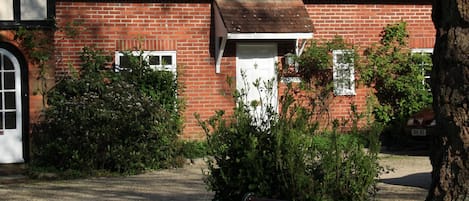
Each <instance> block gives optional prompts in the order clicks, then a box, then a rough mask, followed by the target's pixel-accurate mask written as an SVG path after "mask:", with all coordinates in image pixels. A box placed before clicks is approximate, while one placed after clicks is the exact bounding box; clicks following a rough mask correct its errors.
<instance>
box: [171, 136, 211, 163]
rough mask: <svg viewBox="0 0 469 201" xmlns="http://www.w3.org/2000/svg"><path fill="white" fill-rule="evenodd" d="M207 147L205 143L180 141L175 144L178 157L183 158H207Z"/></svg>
mask: <svg viewBox="0 0 469 201" xmlns="http://www.w3.org/2000/svg"><path fill="white" fill-rule="evenodd" d="M207 149H208V147H207V142H206V141H189V140H180V141H178V143H177V148H176V150H177V151H178V152H179V153H178V155H180V156H183V157H185V158H190V159H194V158H202V157H206V156H208V150H207Z"/></svg>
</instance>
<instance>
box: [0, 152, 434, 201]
mask: <svg viewBox="0 0 469 201" xmlns="http://www.w3.org/2000/svg"><path fill="white" fill-rule="evenodd" d="M380 158H381V160H380V163H381V165H383V166H390V167H392V168H393V169H394V172H389V173H388V174H384V175H381V182H380V183H379V184H378V188H379V191H378V194H377V197H376V198H377V200H380V201H396V200H399V201H417V200H424V199H425V196H426V194H427V188H428V186H429V184H430V171H431V166H430V162H429V160H428V157H424V156H407V155H391V154H381V157H380ZM204 168H206V166H205V165H204V164H203V163H202V162H200V161H199V162H197V163H196V164H195V165H190V166H186V167H185V168H180V169H170V170H160V171H153V172H149V173H145V174H141V175H135V176H129V177H112V178H92V179H78V180H67V181H42V182H25V183H21V182H20V183H13V184H0V200H37V201H42V200H52V201H54V200H66V201H68V200H70V201H75V200H77V201H78V200H113V201H114V200H115V201H120V200H122V201H123V200H156V201H189V200H190V201H205V200H211V199H212V197H213V193H211V192H208V191H207V190H206V188H205V184H204V183H203V174H202V172H203V169H204ZM0 179H1V178H0Z"/></svg>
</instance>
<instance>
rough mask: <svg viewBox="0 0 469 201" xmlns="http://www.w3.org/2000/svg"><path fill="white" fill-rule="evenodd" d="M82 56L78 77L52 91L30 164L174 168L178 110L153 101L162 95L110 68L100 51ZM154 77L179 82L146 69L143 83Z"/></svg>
mask: <svg viewBox="0 0 469 201" xmlns="http://www.w3.org/2000/svg"><path fill="white" fill-rule="evenodd" d="M81 58H82V60H83V65H82V68H81V71H80V75H79V76H78V77H68V78H65V79H64V80H63V81H61V82H59V83H58V84H57V85H56V86H55V88H54V89H53V90H51V91H50V92H49V96H48V103H49V107H48V108H47V110H46V111H45V114H44V120H43V121H42V122H41V123H40V124H39V125H38V126H37V128H36V129H35V130H34V132H35V133H34V135H33V149H32V151H33V157H32V165H33V166H39V167H40V166H43V167H47V166H50V167H54V168H56V169H58V170H69V169H72V170H79V171H83V172H92V171H93V170H108V171H112V172H120V173H136V172H139V171H142V170H145V169H148V168H162V167H169V166H171V165H172V164H173V159H174V155H175V150H174V147H175V142H176V140H177V135H178V133H179V131H180V119H179V118H178V115H177V114H178V113H177V111H176V109H175V108H177V106H176V107H173V108H174V109H171V108H169V107H168V106H167V105H165V104H167V103H161V102H159V99H157V98H153V97H157V96H159V93H160V92H159V91H156V90H152V89H154V88H150V89H148V88H146V89H147V90H142V88H143V87H144V86H145V85H142V84H139V83H138V82H136V81H135V80H128V79H126V75H125V72H122V73H121V74H116V73H114V72H112V71H110V70H109V69H106V68H105V65H104V64H105V63H106V62H107V61H108V60H107V58H106V57H104V56H102V53H101V52H99V51H95V50H93V49H89V48H85V49H84V50H83V52H82V55H81ZM155 75H158V76H161V78H162V80H171V82H175V80H174V79H175V77H174V75H172V74H164V73H160V72H158V71H146V72H145V73H144V75H143V76H142V79H145V77H146V76H155ZM174 91H175V90H174ZM150 93H154V94H155V95H153V96H152V95H149V94H150ZM172 96H173V97H176V94H174V92H173V94H172ZM173 104H177V102H173ZM168 108H169V109H168Z"/></svg>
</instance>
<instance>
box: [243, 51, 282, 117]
mask: <svg viewBox="0 0 469 201" xmlns="http://www.w3.org/2000/svg"><path fill="white" fill-rule="evenodd" d="M276 62H277V44H275V43H238V44H237V46H236V88H237V89H238V91H241V92H243V91H244V93H245V96H244V98H245V101H246V103H247V104H249V105H257V106H255V107H254V106H253V108H252V109H253V112H254V115H256V117H265V112H266V108H267V107H268V106H269V105H270V106H272V109H273V110H274V111H275V112H276V111H277V105H278V103H277V102H278V101H277V96H278V94H277V93H278V92H277V73H276ZM256 83H257V84H258V86H256ZM260 119H262V118H260Z"/></svg>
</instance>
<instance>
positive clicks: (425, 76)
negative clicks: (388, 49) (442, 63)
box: [411, 48, 433, 91]
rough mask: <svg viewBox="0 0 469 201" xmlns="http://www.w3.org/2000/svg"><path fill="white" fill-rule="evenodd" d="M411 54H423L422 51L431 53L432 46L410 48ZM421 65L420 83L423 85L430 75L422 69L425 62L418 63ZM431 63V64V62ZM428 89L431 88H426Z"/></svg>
mask: <svg viewBox="0 0 469 201" xmlns="http://www.w3.org/2000/svg"><path fill="white" fill-rule="evenodd" d="M411 52H412V54H423V53H429V54H431V55H433V48H415V49H412V50H411ZM420 65H421V67H422V75H423V80H422V85H423V86H425V84H426V80H427V79H432V78H431V76H430V75H425V74H426V73H425V69H423V65H425V64H423V63H422V64H420ZM432 65H433V64H432ZM428 90H429V91H430V90H431V88H429V89H428Z"/></svg>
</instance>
